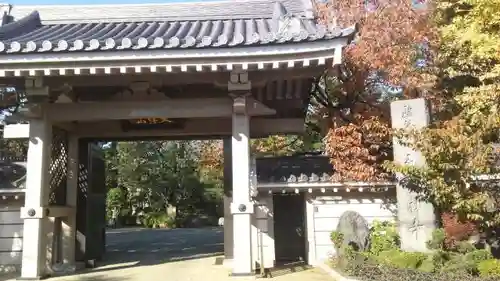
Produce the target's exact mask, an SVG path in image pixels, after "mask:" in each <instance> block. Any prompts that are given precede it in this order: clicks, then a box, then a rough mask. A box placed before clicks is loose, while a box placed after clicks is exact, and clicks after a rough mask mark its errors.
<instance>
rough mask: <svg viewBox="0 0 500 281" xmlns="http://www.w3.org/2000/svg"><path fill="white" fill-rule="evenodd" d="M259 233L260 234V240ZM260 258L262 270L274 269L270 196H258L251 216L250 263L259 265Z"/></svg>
mask: <svg viewBox="0 0 500 281" xmlns="http://www.w3.org/2000/svg"><path fill="white" fill-rule="evenodd" d="M259 231H260V232H262V236H261V238H260V237H259V235H260V234H259ZM261 240H262V250H261V243H260V242H261ZM262 258H263V260H264V261H263V264H264V268H271V267H274V260H275V255H274V221H273V196H272V195H271V194H268V195H260V196H259V197H257V198H256V199H255V212H254V215H253V216H252V263H253V264H254V265H255V264H261V259H262Z"/></svg>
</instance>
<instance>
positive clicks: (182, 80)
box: [0, 66, 324, 89]
mask: <svg viewBox="0 0 500 281" xmlns="http://www.w3.org/2000/svg"><path fill="white" fill-rule="evenodd" d="M322 71H324V67H321V66H311V67H308V68H293V69H289V68H284V69H274V70H260V71H249V73H248V76H249V77H248V78H249V79H250V80H251V81H252V84H255V85H259V84H261V83H265V82H267V81H275V80H283V79H304V78H311V77H314V76H318V75H321V73H322ZM228 80H229V73H228V72H213V73H210V72H208V73H141V74H123V73H120V74H117V75H111V76H110V75H96V76H86V75H76V76H47V77H44V79H43V84H44V85H45V86H48V87H50V88H51V89H57V88H60V87H61V86H63V85H70V86H72V87H112V86H128V85H130V84H131V83H133V82H136V81H141V82H148V83H149V84H150V85H151V86H153V87H158V86H172V85H183V84H207V83H214V84H216V85H219V84H220V85H227V81H228ZM0 81H1V79H0Z"/></svg>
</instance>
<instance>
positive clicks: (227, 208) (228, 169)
mask: <svg viewBox="0 0 500 281" xmlns="http://www.w3.org/2000/svg"><path fill="white" fill-rule="evenodd" d="M231 144H232V140H231V138H225V139H224V140H223V148H224V153H223V154H224V264H225V265H229V264H230V262H231V260H232V259H233V247H234V244H233V216H232V214H231V202H232V200H233V198H232V195H231V193H232V189H233V188H232V185H233V177H232V173H233V170H232V165H231V164H232V154H231V147H232V145H231Z"/></svg>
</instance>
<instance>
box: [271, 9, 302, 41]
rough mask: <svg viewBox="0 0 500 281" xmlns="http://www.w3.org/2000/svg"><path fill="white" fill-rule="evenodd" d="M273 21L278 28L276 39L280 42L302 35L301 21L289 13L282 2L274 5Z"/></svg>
mask: <svg viewBox="0 0 500 281" xmlns="http://www.w3.org/2000/svg"><path fill="white" fill-rule="evenodd" d="M273 21H274V24H275V26H276V36H275V38H276V39H277V40H278V41H289V40H291V39H292V38H293V37H294V36H297V35H300V33H301V23H300V19H299V18H296V17H294V16H293V15H292V13H290V12H288V10H287V9H286V7H285V6H284V5H283V3H281V2H275V3H274V10H273Z"/></svg>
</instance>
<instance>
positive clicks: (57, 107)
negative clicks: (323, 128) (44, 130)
mask: <svg viewBox="0 0 500 281" xmlns="http://www.w3.org/2000/svg"><path fill="white" fill-rule="evenodd" d="M44 111H45V114H46V116H47V119H48V120H51V121H53V122H68V121H97V120H122V119H139V118H206V117H228V116H231V115H232V113H233V101H232V99H230V98H206V99H170V100H165V101H149V102H145V101H144V102H95V103H64V104H57V103H52V104H47V105H46V106H45V107H44ZM275 113H276V111H275V110H274V109H271V108H269V107H267V106H265V105H263V104H262V103H260V102H258V101H256V100H254V99H252V100H251V101H250V105H249V112H248V114H249V115H250V116H262V115H274V114H275Z"/></svg>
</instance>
